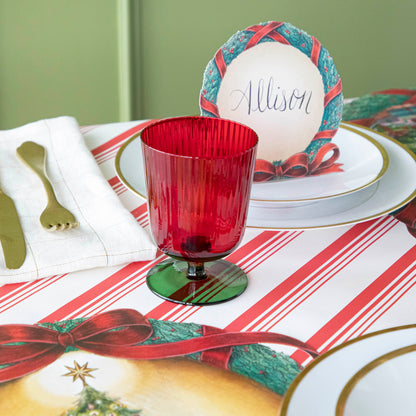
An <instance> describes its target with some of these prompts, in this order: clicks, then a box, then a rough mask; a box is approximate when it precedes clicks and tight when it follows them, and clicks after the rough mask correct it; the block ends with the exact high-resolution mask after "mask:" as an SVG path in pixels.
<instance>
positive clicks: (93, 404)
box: [61, 361, 140, 416]
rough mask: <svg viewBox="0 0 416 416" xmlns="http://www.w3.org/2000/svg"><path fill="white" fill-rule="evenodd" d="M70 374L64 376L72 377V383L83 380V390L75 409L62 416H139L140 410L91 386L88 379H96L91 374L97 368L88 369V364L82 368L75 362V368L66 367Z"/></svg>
mask: <svg viewBox="0 0 416 416" xmlns="http://www.w3.org/2000/svg"><path fill="white" fill-rule="evenodd" d="M65 367H66V368H67V369H68V370H69V372H68V373H66V374H63V375H64V376H71V377H72V378H73V379H72V381H73V382H75V381H76V380H78V379H79V380H81V381H82V384H83V389H82V391H81V393H80V396H79V399H78V401H77V403H76V405H75V406H74V407H72V408H71V409H69V410H67V411H66V412H64V413H63V414H62V415H61V416H139V415H140V410H136V409H129V408H128V407H127V406H125V405H124V404H123V403H121V402H120V401H119V400H116V399H113V398H110V397H107V395H106V394H105V393H103V392H100V391H98V390H96V389H94V388H93V387H91V386H89V385H88V383H87V382H86V380H85V379H86V377H94V376H93V375H92V374H90V373H91V372H93V371H95V370H97V369H96V368H88V363H85V364H84V365H82V366H80V365H79V364H78V363H77V362H76V361H74V367H68V366H65Z"/></svg>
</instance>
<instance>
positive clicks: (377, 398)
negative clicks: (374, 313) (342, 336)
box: [280, 325, 416, 416]
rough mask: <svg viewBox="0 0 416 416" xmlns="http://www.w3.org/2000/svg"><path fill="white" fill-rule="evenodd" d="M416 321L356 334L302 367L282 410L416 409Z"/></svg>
mask: <svg viewBox="0 0 416 416" xmlns="http://www.w3.org/2000/svg"><path fill="white" fill-rule="evenodd" d="M415 337H416V325H408V326H403V327H396V328H390V329H387V330H382V331H378V332H374V333H371V334H368V335H364V336H362V337H358V338H355V339H353V340H351V341H349V342H346V343H344V344H341V345H340V346H338V347H335V348H333V349H331V350H329V351H328V352H327V353H325V354H323V355H322V356H321V357H319V358H317V359H315V361H313V362H312V363H311V364H309V365H308V366H307V367H306V369H305V370H303V371H302V372H301V373H300V374H299V375H298V376H297V377H296V379H295V380H294V381H293V383H292V384H291V385H290V387H289V389H288V391H287V392H286V395H285V398H284V402H283V406H282V410H281V413H280V416H299V415H308V416H334V415H335V416H384V415H385V416H387V415H388V416H390V415H414V414H416V395H415V394H414V390H415V386H416V371H415V370H416V344H415Z"/></svg>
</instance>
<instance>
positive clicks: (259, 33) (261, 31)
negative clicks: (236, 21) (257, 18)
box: [244, 22, 283, 50]
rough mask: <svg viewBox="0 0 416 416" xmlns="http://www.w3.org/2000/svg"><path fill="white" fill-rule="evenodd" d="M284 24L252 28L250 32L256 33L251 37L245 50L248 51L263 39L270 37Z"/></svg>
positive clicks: (270, 24)
mask: <svg viewBox="0 0 416 416" xmlns="http://www.w3.org/2000/svg"><path fill="white" fill-rule="evenodd" d="M282 25H283V22H270V23H269V24H267V25H266V26H262V25H256V26H251V27H250V28H247V30H248V31H250V32H251V31H254V32H255V33H254V35H253V36H252V37H251V39H250V40H249V41H248V42H247V45H246V47H245V48H244V50H247V49H249V48H251V47H253V46H254V45H257V43H259V42H260V40H261V39H263V38H264V37H265V36H268V35H269V34H270V33H271V32H273V30H275V29H277V28H278V27H280V26H282Z"/></svg>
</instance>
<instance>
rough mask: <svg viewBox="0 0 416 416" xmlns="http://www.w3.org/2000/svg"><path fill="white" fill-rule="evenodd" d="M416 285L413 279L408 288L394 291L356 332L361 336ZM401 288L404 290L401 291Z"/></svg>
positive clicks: (415, 267) (413, 270)
mask: <svg viewBox="0 0 416 416" xmlns="http://www.w3.org/2000/svg"><path fill="white" fill-rule="evenodd" d="M415 270H416V266H413V268H412V269H411V270H410V271H409V272H408V273H407V274H406V276H404V278H406V277H408V276H409V275H410V274H411V273H414V272H415ZM414 277H415V276H412V279H414ZM402 280H403V279H402ZM415 285H416V280H413V281H412V282H411V284H410V285H409V286H408V287H407V288H406V290H404V291H403V286H402V288H400V289H399V290H397V291H396V292H395V293H393V294H392V295H391V296H390V297H389V298H388V299H387V300H386V301H385V302H383V304H382V305H381V306H380V307H379V308H377V309H376V310H375V311H374V312H373V313H372V314H371V315H370V316H369V317H368V318H367V319H366V320H365V321H364V322H362V323H361V325H360V326H359V327H357V328H356V330H355V334H357V336H359V335H362V334H363V333H364V332H366V331H367V330H368V329H369V328H370V327H371V325H373V324H374V322H376V321H377V319H379V318H380V317H381V316H383V315H384V314H385V313H386V312H387V311H388V310H390V309H391V308H392V307H393V306H394V305H395V304H396V303H397V302H398V301H399V300H400V299H401V298H402V297H403V296H404V295H405V294H406V293H407V292H408V291H409V290H410V289H412V288H413V287H414V286H415ZM404 287H405V286H404ZM400 290H402V292H400ZM397 293H400V296H397ZM394 297H395V299H394V301H393V302H390V301H391V299H392V298H394ZM389 302H390V305H389V306H388V307H385V306H386V305H387V304H388V303H389ZM383 308H384V309H383ZM381 311H382V312H381ZM364 326H365V328H364Z"/></svg>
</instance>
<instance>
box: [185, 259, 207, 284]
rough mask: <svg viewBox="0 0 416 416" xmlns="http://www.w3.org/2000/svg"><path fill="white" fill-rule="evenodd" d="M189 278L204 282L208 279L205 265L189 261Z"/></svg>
mask: <svg viewBox="0 0 416 416" xmlns="http://www.w3.org/2000/svg"><path fill="white" fill-rule="evenodd" d="M187 278H188V279H190V280H204V279H206V278H207V274H206V273H205V267H204V263H197V262H193V261H188V273H187Z"/></svg>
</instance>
